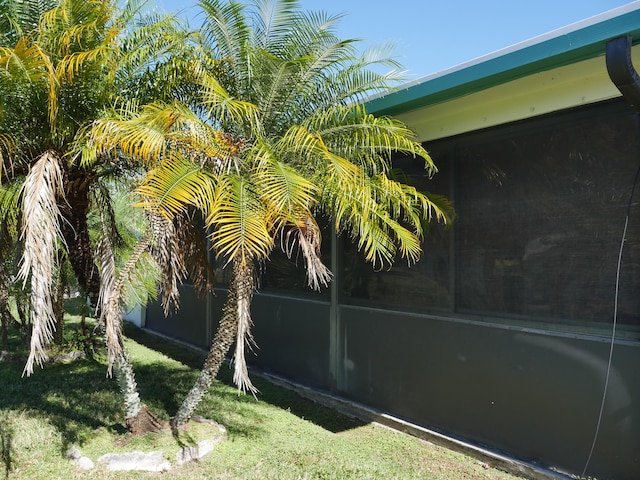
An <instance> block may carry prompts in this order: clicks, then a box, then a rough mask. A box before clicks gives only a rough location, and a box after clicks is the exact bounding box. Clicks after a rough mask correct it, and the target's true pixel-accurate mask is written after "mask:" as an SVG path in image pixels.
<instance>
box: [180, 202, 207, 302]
mask: <svg viewBox="0 0 640 480" xmlns="http://www.w3.org/2000/svg"><path fill="white" fill-rule="evenodd" d="M174 222H175V224H176V232H177V233H178V235H179V238H178V241H179V248H180V250H179V251H180V252H181V254H182V255H183V256H184V264H185V268H186V271H187V274H188V275H189V278H190V279H191V281H192V282H193V286H194V288H195V291H196V294H197V295H198V296H199V297H200V298H204V296H205V295H206V294H207V293H209V292H212V291H213V287H214V285H213V281H214V276H215V272H214V271H213V269H212V268H211V264H210V263H209V258H208V255H207V247H206V245H205V243H204V237H203V235H204V230H198V229H197V228H196V227H195V226H194V222H193V221H192V220H190V219H189V218H188V217H187V215H186V214H181V215H177V216H176V218H175V219H174Z"/></svg>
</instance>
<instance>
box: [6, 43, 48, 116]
mask: <svg viewBox="0 0 640 480" xmlns="http://www.w3.org/2000/svg"><path fill="white" fill-rule="evenodd" d="M0 69H3V70H4V71H5V75H6V77H5V79H6V80H7V81H9V82H11V83H14V84H20V83H27V84H32V85H34V86H37V87H39V88H42V89H43V90H45V91H46V94H47V99H48V116H49V123H50V124H51V126H52V128H55V118H56V116H57V113H58V101H57V93H56V91H57V82H56V79H55V73H54V67H53V64H52V63H51V59H50V58H49V56H48V55H47V54H46V53H45V52H44V51H43V50H42V48H41V47H40V46H39V45H37V44H36V43H32V42H31V41H30V40H29V39H28V38H27V37H20V38H19V39H18V42H17V43H16V45H15V47H14V48H0Z"/></svg>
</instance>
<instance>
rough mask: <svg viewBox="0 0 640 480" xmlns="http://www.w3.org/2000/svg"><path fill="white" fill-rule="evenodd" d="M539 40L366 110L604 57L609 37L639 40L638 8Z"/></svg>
mask: <svg viewBox="0 0 640 480" xmlns="http://www.w3.org/2000/svg"><path fill="white" fill-rule="evenodd" d="M558 32H559V35H558V36H556V37H552V38H550V39H548V40H543V41H541V42H540V43H535V44H532V45H528V46H524V47H523V48H521V49H518V50H514V51H510V52H508V53H505V54H503V55H500V56H497V57H493V58H490V59H488V60H486V61H484V62H480V63H475V64H472V65H470V66H468V67H464V66H463V67H461V68H460V69H459V70H454V71H452V72H450V73H446V72H445V73H443V74H442V75H440V76H438V75H437V74H436V75H435V76H433V77H431V78H429V77H426V78H425V80H424V81H423V82H420V83H416V84H410V85H409V86H407V87H405V88H403V87H399V89H398V90H396V91H394V92H392V93H390V94H388V95H385V96H382V97H376V98H373V99H371V100H369V101H367V102H366V108H367V111H368V112H369V113H373V114H376V115H397V114H399V113H403V112H407V111H410V110H414V109H416V108H420V107H425V106H428V105H434V104H436V103H441V102H444V101H447V100H452V99H454V98H458V97H461V96H463V95H468V94H470V93H475V92H478V91H481V90H484V89H486V88H490V87H494V86H496V85H500V84H503V83H507V82H510V81H512V80H516V79H518V78H522V77H526V76H528V75H532V74H535V73H539V72H543V71H546V70H550V69H552V68H557V67H561V66H564V65H569V64H572V63H576V62H579V61H582V60H587V59H589V58H594V57H597V56H599V55H604V52H605V46H606V43H607V41H608V40H610V39H612V38H616V37H619V36H620V35H631V36H632V38H633V43H634V44H636V43H638V42H640V10H634V11H631V12H628V13H625V14H622V15H620V16H617V17H613V18H610V19H607V20H604V21H602V22H599V23H595V24H593V25H589V26H587V27H584V28H580V29H577V30H573V31H566V32H563V30H559V31H558Z"/></svg>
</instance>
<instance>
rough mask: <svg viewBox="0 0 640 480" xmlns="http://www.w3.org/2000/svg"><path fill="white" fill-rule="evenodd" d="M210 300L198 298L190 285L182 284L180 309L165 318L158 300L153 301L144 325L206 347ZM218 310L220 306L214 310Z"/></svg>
mask: <svg viewBox="0 0 640 480" xmlns="http://www.w3.org/2000/svg"><path fill="white" fill-rule="evenodd" d="M212 300H213V299H209V300H206V301H203V300H200V299H199V298H198V297H197V295H196V294H195V292H194V290H193V287H192V286H190V285H184V286H182V287H181V289H180V310H179V311H178V312H177V313H174V314H170V315H169V316H168V317H167V318H165V317H164V313H163V311H162V305H161V304H160V302H154V303H152V304H151V305H149V306H148V307H147V315H146V325H145V327H146V328H148V329H149V330H152V331H154V332H157V333H161V334H163V335H166V336H168V337H172V338H175V339H177V340H180V341H183V342H187V343H189V344H191V345H194V346H196V347H200V348H207V349H208V348H209V343H210V342H211V333H210V332H211V329H210V325H209V323H210V321H211V320H210V317H209V315H208V311H209V308H210V307H209V306H208V304H209V303H210V302H211V301H212ZM220 310H221V308H220V309H218V310H216V311H218V312H219V311H220Z"/></svg>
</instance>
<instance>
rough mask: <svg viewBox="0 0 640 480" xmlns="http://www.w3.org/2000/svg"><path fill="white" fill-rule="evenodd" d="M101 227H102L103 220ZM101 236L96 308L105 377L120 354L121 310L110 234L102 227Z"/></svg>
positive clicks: (109, 373) (98, 248)
mask: <svg viewBox="0 0 640 480" xmlns="http://www.w3.org/2000/svg"><path fill="white" fill-rule="evenodd" d="M102 220H103V222H102V223H103V225H104V218H102ZM102 230H103V235H102V238H101V240H100V242H99V243H98V247H97V250H98V258H99V259H100V295H99V297H98V306H99V308H100V323H101V324H102V325H103V326H104V330H105V340H106V343H107V357H108V360H109V361H108V367H107V375H111V371H112V367H113V364H114V361H115V359H116V358H118V357H119V356H120V355H121V354H122V338H121V334H120V332H121V325H122V316H121V314H122V310H121V308H120V295H119V291H118V288H117V280H116V261H115V249H114V246H113V239H112V237H111V234H110V232H108V231H107V229H106V228H104V227H103V229H102Z"/></svg>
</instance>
